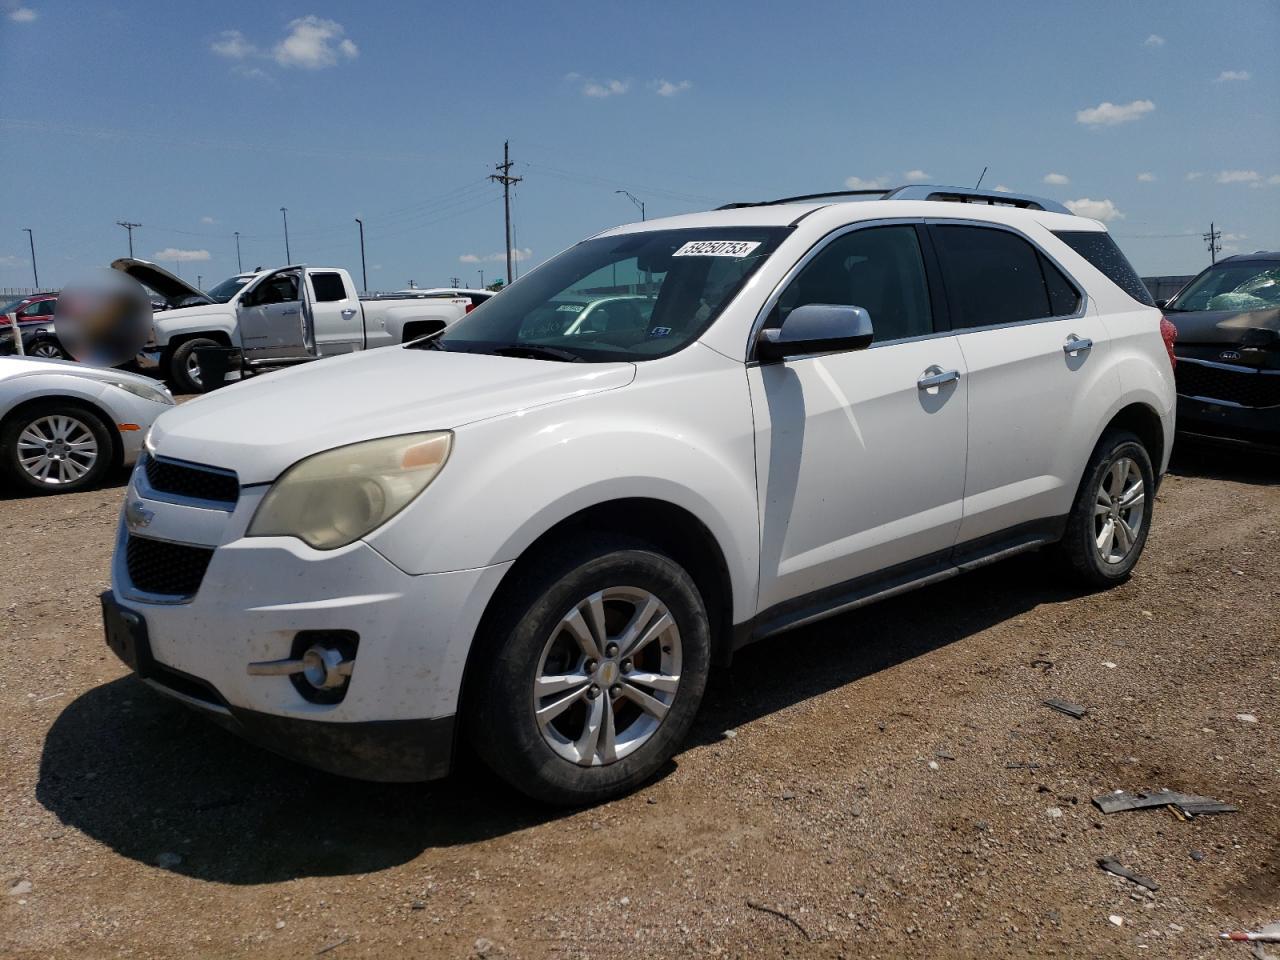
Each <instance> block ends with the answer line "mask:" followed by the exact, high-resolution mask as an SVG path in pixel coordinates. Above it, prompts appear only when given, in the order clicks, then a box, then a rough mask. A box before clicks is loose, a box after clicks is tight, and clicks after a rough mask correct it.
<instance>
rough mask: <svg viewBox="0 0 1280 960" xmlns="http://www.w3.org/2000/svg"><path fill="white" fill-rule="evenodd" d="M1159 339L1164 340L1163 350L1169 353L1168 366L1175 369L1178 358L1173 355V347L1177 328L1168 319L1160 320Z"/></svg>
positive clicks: (1176, 340)
mask: <svg viewBox="0 0 1280 960" xmlns="http://www.w3.org/2000/svg"><path fill="white" fill-rule="evenodd" d="M1160 337H1161V339H1163V340H1164V348H1165V349H1166V350H1168V351H1169V366H1170V367H1174V368H1176V367H1177V366H1178V358H1177V357H1175V356H1174V355H1173V345H1174V344H1175V343H1177V342H1178V328H1177V327H1175V326H1174V325H1173V322H1172V321H1171V320H1170V319H1169V318H1168V317H1161V318H1160Z"/></svg>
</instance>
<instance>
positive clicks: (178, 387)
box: [169, 337, 222, 393]
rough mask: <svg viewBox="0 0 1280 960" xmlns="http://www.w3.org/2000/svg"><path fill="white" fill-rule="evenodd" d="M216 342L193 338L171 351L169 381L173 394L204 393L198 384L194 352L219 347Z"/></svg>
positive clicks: (198, 376)
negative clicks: (201, 348)
mask: <svg viewBox="0 0 1280 960" xmlns="http://www.w3.org/2000/svg"><path fill="white" fill-rule="evenodd" d="M220 346H222V344H220V343H219V342H218V341H217V340H210V339H209V338H208V337H195V338H194V339H192V340H184V341H182V343H180V344H178V345H177V346H176V347H174V349H173V353H172V354H171V355H170V357H169V380H170V382H171V383H172V384H173V386H174V388H175V390H174V392H175V393H204V392H205V391H204V385H203V384H202V383H201V382H200V367H199V365H198V364H197V363H196V350H197V349H198V348H200V347H220Z"/></svg>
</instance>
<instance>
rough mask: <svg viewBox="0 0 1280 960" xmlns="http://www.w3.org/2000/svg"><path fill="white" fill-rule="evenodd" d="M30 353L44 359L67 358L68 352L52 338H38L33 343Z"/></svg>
mask: <svg viewBox="0 0 1280 960" xmlns="http://www.w3.org/2000/svg"><path fill="white" fill-rule="evenodd" d="M30 355H31V356H33V357H40V358H41V359H44V360H66V359H67V354H66V351H64V350H63V349H62V348H61V347H60V346H58V345H57V344H56V343H54V342H53V341H52V340H37V341H36V342H35V343H33V344H32V345H31V351H30Z"/></svg>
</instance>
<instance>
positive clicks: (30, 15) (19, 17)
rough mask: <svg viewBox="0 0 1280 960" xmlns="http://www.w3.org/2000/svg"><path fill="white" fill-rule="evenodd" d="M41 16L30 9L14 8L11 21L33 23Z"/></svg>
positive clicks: (10, 17) (11, 12)
mask: <svg viewBox="0 0 1280 960" xmlns="http://www.w3.org/2000/svg"><path fill="white" fill-rule="evenodd" d="M38 16H40V14H38V13H36V12H35V11H34V10H32V9H31V8H30V7H14V8H13V9H12V10H10V11H9V19H10V20H12V21H13V22H14V23H31V22H32V21H33V20H35V19H36V17H38Z"/></svg>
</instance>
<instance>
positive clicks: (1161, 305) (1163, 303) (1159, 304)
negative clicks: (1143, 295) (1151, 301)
mask: <svg viewBox="0 0 1280 960" xmlns="http://www.w3.org/2000/svg"><path fill="white" fill-rule="evenodd" d="M1168 305H1169V301H1168V300H1157V301H1156V306H1157V307H1159V308H1160V309H1161V310H1163V309H1164V308H1165V307H1167V306H1168Z"/></svg>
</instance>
